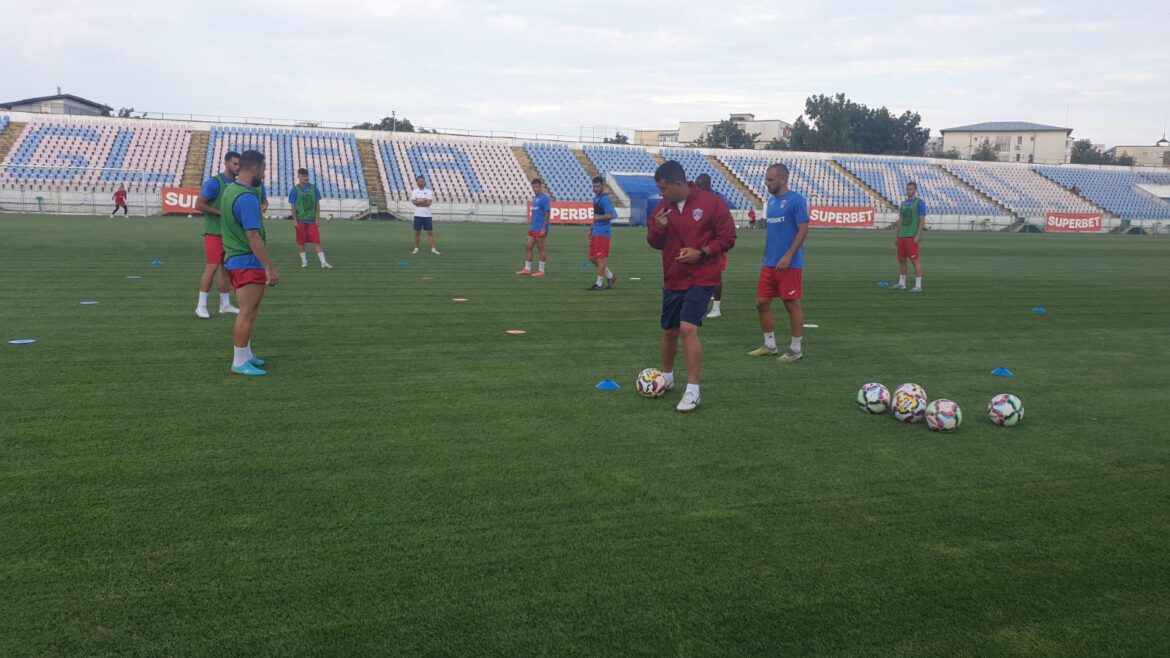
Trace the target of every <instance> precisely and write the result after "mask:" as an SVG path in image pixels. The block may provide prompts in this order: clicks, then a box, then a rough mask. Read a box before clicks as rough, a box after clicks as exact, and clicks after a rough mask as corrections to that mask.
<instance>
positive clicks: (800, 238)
mask: <svg viewBox="0 0 1170 658" xmlns="http://www.w3.org/2000/svg"><path fill="white" fill-rule="evenodd" d="M807 236H808V224H800V225H799V226H797V228H796V239H795V240H793V241H792V246H791V247H789V248H788V251H786V252H785V253H784V257H783V258H781V259H780V262H778V263H776V269H778V270H786V269H788V266H789V265H790V264H791V263H792V257H793V256H795V255H796V252H797V250H798V249H800V246H801V245H803V244H804V239H805V237H807Z"/></svg>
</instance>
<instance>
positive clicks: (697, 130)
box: [634, 113, 792, 149]
mask: <svg viewBox="0 0 1170 658" xmlns="http://www.w3.org/2000/svg"><path fill="white" fill-rule="evenodd" d="M731 120H732V121H733V122H735V124H736V125H737V126H739V127H740V128H742V129H743V130H744V132H746V133H748V134H752V133H757V136H756V148H758V149H762V148H764V147H765V146H767V145H768V144H771V143H772V140H774V139H790V138H791V137H792V124H790V123H788V122H787V121H781V120H780V119H757V118H756V115H754V114H749V113H742V114H732V115H731ZM718 123H719V121H680V122H679V124H678V128H676V129H667V130H636V131H634V144H638V145H640V146H694V145H695V143H696V142H698V141H699V140H700V139H703V138H704V137H706V136H707V134H708V133H709V132H710V131H711V128H713V127H714V126H715V125H717V124H718Z"/></svg>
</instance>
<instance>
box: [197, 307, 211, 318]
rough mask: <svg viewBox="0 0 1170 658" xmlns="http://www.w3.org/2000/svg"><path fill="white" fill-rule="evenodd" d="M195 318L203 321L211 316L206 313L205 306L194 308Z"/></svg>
mask: <svg viewBox="0 0 1170 658" xmlns="http://www.w3.org/2000/svg"><path fill="white" fill-rule="evenodd" d="M195 317H197V318H203V319H204V320H206V319H207V318H210V317H211V314H210V313H208V312H207V307H206V306H196V307H195Z"/></svg>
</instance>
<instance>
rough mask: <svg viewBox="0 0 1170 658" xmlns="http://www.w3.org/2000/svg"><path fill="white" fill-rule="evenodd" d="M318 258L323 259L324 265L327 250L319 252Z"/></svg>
mask: <svg viewBox="0 0 1170 658" xmlns="http://www.w3.org/2000/svg"><path fill="white" fill-rule="evenodd" d="M317 260H319V261H321V264H322V265H324V264H325V252H324V251H318V252H317Z"/></svg>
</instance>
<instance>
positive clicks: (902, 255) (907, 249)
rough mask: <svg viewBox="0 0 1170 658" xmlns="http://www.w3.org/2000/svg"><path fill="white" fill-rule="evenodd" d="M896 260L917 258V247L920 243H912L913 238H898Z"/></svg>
mask: <svg viewBox="0 0 1170 658" xmlns="http://www.w3.org/2000/svg"><path fill="white" fill-rule="evenodd" d="M897 244H898V260H905V259H907V258H909V259H910V260H918V248H919V247H920V246H922V245H917V244H914V238H898V240H897Z"/></svg>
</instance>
